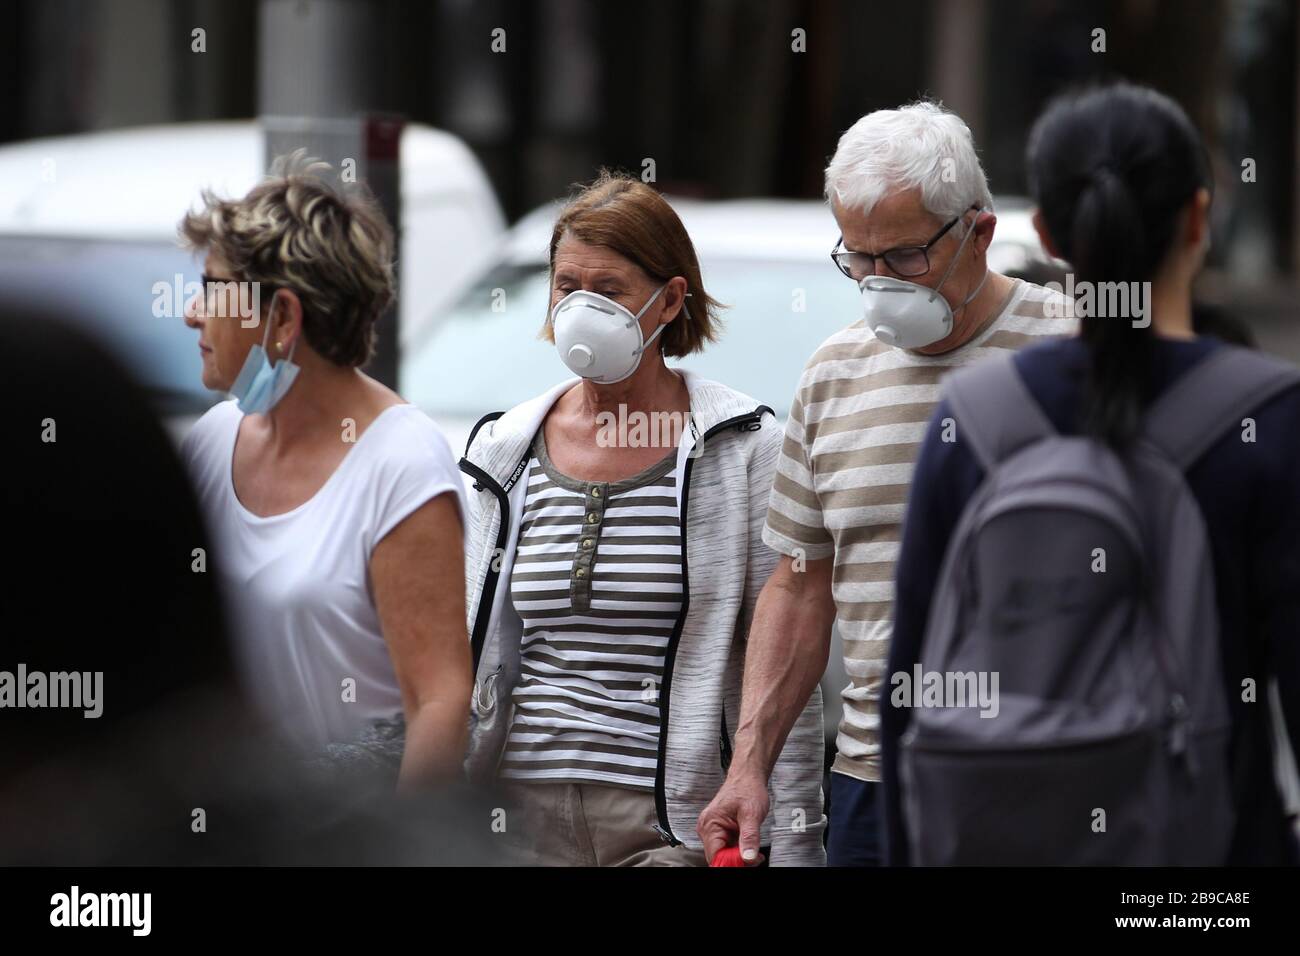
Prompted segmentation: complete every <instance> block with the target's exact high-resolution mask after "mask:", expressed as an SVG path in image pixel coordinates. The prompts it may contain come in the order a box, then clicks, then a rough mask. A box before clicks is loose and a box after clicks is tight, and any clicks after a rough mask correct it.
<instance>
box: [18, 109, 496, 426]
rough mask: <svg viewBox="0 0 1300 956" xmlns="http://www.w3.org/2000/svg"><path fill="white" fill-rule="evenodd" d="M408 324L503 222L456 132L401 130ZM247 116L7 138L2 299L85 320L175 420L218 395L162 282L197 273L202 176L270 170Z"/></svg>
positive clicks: (443, 299)
mask: <svg viewBox="0 0 1300 956" xmlns="http://www.w3.org/2000/svg"><path fill="white" fill-rule="evenodd" d="M401 163H402V227H403V228H402V236H401V241H400V248H399V251H398V268H399V279H400V283H401V288H400V291H399V301H398V308H399V328H400V329H401V336H402V340H403V341H413V340H414V338H415V337H416V336H417V335H419V333H420V332H421V330H422V328H423V327H424V326H425V324H426V323H428V322H429V321H430V320H432V319H434V318H435V317H437V316H439V315H441V314H444V313H445V311H446V309H447V307H448V306H449V305H450V304H451V303H452V302H454V301H455V300H457V299H458V298H459V297H460V295H461V293H462V291H463V287H464V286H465V285H466V284H467V283H468V282H469V281H470V280H471V279H472V278H474V277H475V276H476V275H478V274H479V273H480V272H481V271H482V270H483V268H484V266H485V265H486V263H487V261H488V260H489V259H490V258H491V256H492V255H493V253H494V250H495V248H496V246H497V244H498V243H499V241H500V238H501V235H502V233H503V232H504V229H505V219H504V217H503V216H502V213H501V208H500V205H499V204H498V202H497V199H496V195H495V194H494V193H493V191H492V187H491V184H490V183H489V182H488V180H487V177H486V175H485V174H484V172H483V169H482V167H481V166H480V165H479V163H478V160H477V159H476V158H475V157H474V155H473V153H471V152H470V150H469V148H468V147H467V146H466V145H465V144H464V143H463V142H461V140H459V139H458V138H457V137H455V136H453V135H451V134H450V133H445V132H442V131H440V130H435V129H431V128H429V127H427V126H420V125H409V126H407V127H406V128H405V130H404V131H403V133H402V144H401ZM263 164H264V134H263V132H262V130H261V129H260V128H259V126H258V124H257V123H255V122H253V121H251V120H249V121H237V122H219V123H189V124H176V125H167V126H150V127H140V128H135V129H124V130H113V131H107V132H98V133H86V134H81V135H76V136H64V137H55V138H49V139H39V140H30V141H27V142H23V143H16V144H11V145H6V146H0V306H3V307H12V306H13V305H17V304H21V303H23V302H32V303H34V304H37V305H39V306H42V307H44V309H45V310H47V311H52V312H54V313H55V314H58V315H61V316H64V317H66V318H68V319H71V320H75V321H77V322H78V324H81V325H84V326H88V327H89V328H90V330H91V331H92V332H94V333H96V335H97V337H99V338H101V339H102V340H103V341H104V342H105V344H107V345H108V346H109V347H110V348H111V349H112V350H113V351H115V352H116V353H117V354H118V355H120V356H121V357H122V359H123V360H124V361H125V363H126V364H127V365H128V366H129V367H130V368H131V369H132V371H134V372H135V373H136V375H137V377H138V378H139V379H140V380H141V381H142V383H143V384H144V385H145V387H146V388H147V389H148V390H149V391H150V392H151V394H152V395H153V396H154V398H155V399H156V400H157V401H158V403H159V407H160V410H161V411H162V412H163V413H164V414H165V415H166V416H167V417H168V418H169V419H170V420H172V422H173V424H174V423H175V421H176V420H177V419H180V420H184V419H185V418H189V417H192V416H194V415H196V414H198V413H201V412H202V411H203V410H204V409H205V408H207V407H208V406H209V405H210V404H211V403H212V402H213V401H216V400H217V399H218V398H219V397H220V396H218V395H216V394H214V393H211V392H208V391H207V390H206V389H204V388H203V386H202V384H201V383H200V381H199V369H200V365H201V363H200V360H199V354H198V350H197V348H196V347H195V336H194V332H193V331H192V330H190V329H187V328H185V327H184V324H183V322H182V321H181V320H180V319H179V318H173V317H171V316H173V315H175V316H179V315H180V314H181V312H180V309H181V308H183V303H182V304H181V306H180V307H177V308H176V309H169V310H167V311H168V317H165V318H159V317H157V316H156V314H155V308H154V306H155V301H156V299H157V297H158V295H157V293H156V292H155V285H156V284H157V283H159V282H162V283H166V284H168V285H172V284H173V283H174V282H175V281H176V279H175V277H176V276H178V275H179V276H180V277H181V280H180V283H179V284H180V286H181V287H182V288H183V287H184V285H185V284H186V283H190V282H197V281H198V274H199V271H200V263H196V262H195V261H194V259H193V257H192V256H190V255H189V254H188V253H186V252H184V251H182V250H181V249H180V248H179V247H178V246H177V242H176V235H177V234H176V226H177V222H178V221H179V220H180V218H181V216H182V215H184V213H185V211H186V210H187V209H189V208H191V207H193V206H194V205H195V204H196V203H197V202H198V201H199V194H200V191H201V190H202V189H204V188H205V187H206V188H211V189H213V190H214V191H216V192H217V193H218V194H219V195H222V196H230V197H235V196H241V195H243V194H244V193H246V192H247V191H248V190H249V189H251V188H252V187H253V186H254V185H256V183H257V182H258V181H259V180H260V179H261V178H262V175H263Z"/></svg>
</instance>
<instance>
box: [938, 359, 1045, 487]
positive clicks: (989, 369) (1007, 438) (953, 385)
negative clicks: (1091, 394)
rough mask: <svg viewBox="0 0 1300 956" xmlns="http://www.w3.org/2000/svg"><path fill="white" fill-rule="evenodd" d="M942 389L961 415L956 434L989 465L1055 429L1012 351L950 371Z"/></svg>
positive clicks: (991, 465)
mask: <svg viewBox="0 0 1300 956" xmlns="http://www.w3.org/2000/svg"><path fill="white" fill-rule="evenodd" d="M943 394H944V397H945V398H946V399H947V400H948V404H949V406H950V407H951V408H952V411H953V414H954V415H955V416H956V418H957V429H958V434H957V440H958V441H964V442H967V443H969V446H970V448H971V450H972V451H974V453H975V457H976V458H977V459H978V460H979V463H980V465H981V466H982V467H983V468H984V470H985V471H991V470H992V469H993V467H994V466H995V465H997V464H998V463H999V462H1001V461H1002V460H1003V459H1005V458H1007V457H1009V456H1010V455H1012V454H1013V453H1015V452H1017V451H1019V450H1020V449H1021V448H1023V447H1025V446H1026V445H1029V444H1031V443H1033V442H1035V441H1038V440H1039V439H1042V438H1048V437H1050V436H1052V435H1055V434H1056V429H1055V428H1054V427H1053V426H1052V423H1051V421H1050V420H1049V419H1048V418H1047V416H1046V415H1045V414H1044V413H1043V410H1042V408H1041V407H1040V406H1039V404H1038V401H1037V400H1036V399H1035V398H1034V396H1033V395H1032V394H1031V393H1030V391H1029V388H1028V387H1027V386H1026V385H1025V381H1024V379H1023V378H1021V377H1020V372H1019V371H1018V370H1017V369H1016V366H1015V361H1014V354H1013V353H1011V352H1006V353H1004V354H1001V355H995V356H990V357H989V358H986V359H981V360H980V361H978V362H975V363H974V364H972V365H968V366H966V367H965V368H961V369H958V370H957V371H955V372H952V373H950V374H949V375H948V377H947V378H946V379H945V380H944V383H943Z"/></svg>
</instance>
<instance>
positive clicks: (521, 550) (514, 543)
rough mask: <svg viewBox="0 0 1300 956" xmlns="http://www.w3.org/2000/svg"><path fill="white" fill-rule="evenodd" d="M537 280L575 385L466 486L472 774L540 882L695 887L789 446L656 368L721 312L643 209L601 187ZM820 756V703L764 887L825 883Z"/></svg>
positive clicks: (741, 403) (516, 427) (799, 730)
mask: <svg viewBox="0 0 1300 956" xmlns="http://www.w3.org/2000/svg"><path fill="white" fill-rule="evenodd" d="M550 267H551V268H550V276H551V302H550V309H549V314H548V317H547V320H546V324H545V326H544V330H543V335H544V337H545V338H547V339H548V340H549V341H552V342H554V345H555V349H556V351H557V352H558V355H559V358H560V360H561V361H562V362H563V363H564V364H565V365H566V366H567V367H568V369H569V370H570V371H571V372H573V374H574V376H576V377H571V378H568V379H567V380H566V381H563V382H561V383H560V384H558V385H556V386H555V387H554V388H552V389H550V390H549V391H547V392H546V393H545V394H543V395H540V396H538V397H537V398H535V399H533V400H531V401H528V402H525V403H524V404H522V405H519V406H517V407H515V408H513V409H511V410H509V411H507V412H505V413H498V414H496V415H490V416H488V417H487V418H486V419H484V420H483V421H482V422H480V423H479V424H478V425H477V426H476V427H475V432H474V434H473V435H472V436H471V439H470V446H469V449H468V451H467V453H466V456H465V458H464V459H463V460H462V463H461V467H462V469H463V470H465V471H466V472H467V473H469V474H470V475H472V476H473V478H474V479H475V482H476V484H475V488H476V494H475V495H471V497H470V508H469V515H470V516H469V519H468V525H467V544H468V549H467V555H468V560H469V575H470V577H469V585H468V597H469V600H468V627H469V629H470V636H471V641H472V644H473V651H474V660H475V670H476V681H475V686H474V696H473V703H472V712H473V719H472V726H471V731H470V744H469V752H468V756H467V769H468V771H469V775H470V777H471V779H472V780H476V781H487V780H491V779H500V780H501V781H502V782H503V784H504V786H505V789H506V792H507V794H508V796H509V798H510V799H509V802H508V806H510V807H512V809H511V810H508V811H507V814H506V835H507V836H508V837H510V838H511V839H512V840H513V842H515V843H516V844H517V845H519V846H520V848H521V850H522V851H523V852H524V853H525V854H526V856H525V858H526V859H529V860H531V861H533V862H537V863H542V864H550V865H579V866H581V865H587V866H603V865H626V866H654V865H665V866H700V865H704V863H705V862H706V861H707V860H711V859H713V858H714V856H715V855H716V854H717V853H718V851H719V850H721V849H722V848H724V847H726V846H734V845H735V844H736V843H737V842H738V836H739V835H738V834H735V833H727V832H724V831H723V830H721V829H719V828H709V827H705V828H703V831H704V832H697V827H698V826H699V819H698V818H699V815H700V812H701V811H702V810H703V809H704V807H705V805H706V804H707V803H708V802H709V801H710V799H711V798H712V797H713V795H714V794H715V793H716V791H717V789H718V787H719V786H720V785H721V783H722V781H723V778H724V776H725V773H726V769H727V765H728V762H729V760H730V757H731V746H732V740H733V735H734V734H735V732H736V729H737V722H738V719H739V714H740V691H741V681H742V675H743V672H744V666H745V642H746V639H747V635H748V632H749V627H750V622H751V620H752V619H753V614H754V605H755V601H756V599H757V597H758V592H759V590H760V589H761V588H762V586H763V582H764V581H765V580H766V579H767V576H768V574H769V573H770V572H771V570H772V567H773V566H774V564H775V563H776V553H775V552H773V551H771V550H770V549H769V548H768V547H767V546H766V545H764V544H763V542H762V539H761V537H760V532H761V530H762V527H763V521H764V518H765V516H766V514H767V502H768V493H769V490H770V488H771V485H772V480H773V475H774V473H775V469H776V462H777V458H778V456H779V454H780V449H781V435H782V431H781V427H780V425H778V423H777V422H776V421H775V419H774V418H773V416H772V412H771V409H769V408H768V407H767V406H765V405H762V404H761V403H759V402H758V401H756V400H755V399H753V398H750V397H749V396H748V395H743V394H741V393H740V392H737V391H735V390H733V389H731V388H729V387H727V386H726V385H723V384H720V383H718V382H712V381H707V380H705V379H702V378H700V377H698V376H696V375H694V374H692V373H690V372H688V371H684V370H682V369H677V368H671V367H669V365H668V364H667V362H666V361H665V359H666V358H667V357H674V356H684V355H688V354H690V353H692V352H696V351H699V350H700V349H702V348H703V347H704V346H705V345H706V344H707V343H708V342H709V341H711V340H713V339H714V338H715V337H716V335H717V331H718V318H717V312H718V308H719V307H718V304H717V303H716V302H714V300H713V299H712V298H710V297H709V295H708V294H707V293H706V292H705V291H704V286H703V282H702V279H701V276H700V266H699V262H698V261H697V259H696V255H695V249H694V247H693V245H692V244H691V240H690V237H689V236H688V235H687V233H686V230H685V229H684V228H683V226H682V223H681V221H680V220H679V219H678V217H677V214H676V213H675V212H674V211H673V209H672V207H671V206H670V205H669V204H668V203H667V202H666V201H665V200H664V199H663V197H662V196H660V195H659V194H658V193H657V192H656V191H655V190H653V189H652V188H650V187H649V186H647V185H645V184H644V183H642V182H640V181H639V180H636V179H631V178H627V177H623V176H614V175H609V174H605V175H602V176H601V178H600V179H599V180H598V181H597V182H595V183H594V184H593V185H591V186H590V187H588V188H586V189H585V190H583V191H582V192H581V193H580V194H579V195H578V196H577V197H576V198H575V199H574V200H573V201H572V202H570V204H569V205H568V206H567V207H566V208H565V209H564V210H563V211H562V212H561V213H560V216H559V218H558V219H557V221H556V223H555V227H554V231H553V233H552V237H551V243H550ZM665 425H667V427H664V426H665ZM822 739H823V738H822V712H821V697H820V691H814V692H813V694H812V696H811V698H810V699H809V700H808V702H807V705H806V707H805V708H804V711H803V714H802V715H801V717H800V719H799V721H798V722H797V724H796V727H795V729H794V730H793V731H792V732H791V734H790V736H789V738H788V739H787V742H786V744H785V747H784V749H783V750H782V751H781V753H780V757H779V759H778V760H777V762H776V768H775V770H774V772H773V774H772V801H771V805H772V812H771V813H770V814H769V815H768V816H767V818H766V819H765V820H764V821H763V823H762V826H761V835H760V839H761V841H762V845H763V846H764V847H767V848H768V858H769V859H770V861H771V862H772V864H774V865H799V864H803V865H818V864H821V863H822V862H823V860H824V855H823V851H822V841H821V833H822V829H823V820H824V817H823V816H822V797H821V775H822V747H823V742H822ZM749 862H750V863H753V864H757V863H759V862H760V860H759V859H758V858H757V856H755V857H754V858H752V859H751V860H750V861H749Z"/></svg>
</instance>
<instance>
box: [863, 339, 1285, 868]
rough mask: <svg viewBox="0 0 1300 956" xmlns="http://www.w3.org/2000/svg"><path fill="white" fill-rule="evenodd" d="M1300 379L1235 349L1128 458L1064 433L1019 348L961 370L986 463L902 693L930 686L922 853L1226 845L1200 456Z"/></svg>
mask: <svg viewBox="0 0 1300 956" xmlns="http://www.w3.org/2000/svg"><path fill="white" fill-rule="evenodd" d="M1297 383H1300V371H1298V370H1297V369H1295V368H1294V367H1292V366H1289V365H1286V364H1284V363H1282V362H1279V361H1277V360H1274V359H1270V358H1266V357H1264V356H1262V355H1259V354H1257V353H1253V352H1250V351H1248V350H1245V349H1239V348H1235V347H1224V348H1220V349H1218V350H1216V351H1215V352H1213V353H1212V354H1210V355H1209V356H1207V357H1206V358H1205V359H1203V360H1202V361H1200V362H1198V363H1197V365H1196V366H1194V367H1193V368H1192V369H1191V370H1189V371H1188V372H1187V373H1185V374H1184V375H1183V376H1182V377H1180V379H1179V380H1177V381H1176V382H1175V383H1174V384H1173V386H1171V387H1170V388H1169V389H1167V390H1166V392H1165V393H1164V394H1163V395H1162V396H1161V397H1160V398H1159V399H1158V400H1157V401H1156V402H1155V404H1154V405H1153V406H1152V407H1151V408H1150V409H1149V410H1148V412H1147V415H1146V418H1145V421H1144V428H1143V436H1142V439H1141V441H1139V442H1138V443H1137V447H1136V448H1135V449H1134V450H1133V451H1132V452H1130V453H1128V454H1126V455H1125V456H1123V457H1122V458H1121V457H1120V456H1118V455H1117V454H1115V453H1114V452H1113V451H1111V450H1110V449H1109V448H1108V447H1106V446H1105V445H1104V444H1103V443H1101V442H1097V441H1094V440H1092V439H1090V438H1087V437H1082V436H1062V435H1059V434H1057V432H1056V431H1055V429H1054V428H1053V427H1052V425H1051V423H1050V422H1049V421H1048V419H1047V417H1046V416H1045V415H1044V414H1043V412H1042V410H1041V408H1040V407H1039V405H1038V403H1037V402H1036V401H1035V400H1034V398H1033V397H1032V396H1031V394H1030V393H1029V390H1028V389H1027V388H1026V386H1025V384H1024V382H1023V380H1022V379H1021V377H1020V375H1019V373H1018V372H1017V371H1016V369H1015V366H1014V365H1013V363H1012V357H1011V355H1010V353H1008V354H1007V355H1006V356H1004V357H999V358H996V359H990V360H987V361H984V362H980V363H977V364H975V365H972V366H970V367H967V368H964V369H962V370H960V371H959V372H955V373H953V374H952V375H951V376H950V377H949V378H948V379H947V381H946V382H945V394H946V396H947V398H948V400H949V403H950V406H951V408H952V410H953V414H954V417H955V419H956V438H957V440H958V441H961V442H965V443H966V444H967V446H968V447H969V448H970V449H971V450H972V451H973V452H974V454H975V456H976V458H977V460H978V461H979V463H980V464H981V465H982V466H983V468H984V471H985V479H984V481H983V482H982V484H981V485H980V487H979V489H978V490H977V491H976V492H975V494H974V495H973V496H972V498H971V499H970V501H969V502H968V503H967V505H966V508H965V510H964V511H963V513H962V515H961V518H960V520H959V522H958V524H957V527H956V530H955V532H954V534H953V536H952V538H951V540H950V543H949V546H948V551H947V554H946V555H945V557H944V562H943V568H942V571H941V572H940V576H939V579H938V583H937V587H936V589H935V592H934V600H933V604H932V606H931V610H930V616H929V620H928V623H927V627H926V631H925V637H924V642H923V644H922V651H921V658H920V663H919V665H918V666H917V667H915V668H914V673H913V674H911V675H906V677H905V678H904V677H903V676H902V675H892V679H891V683H894V684H895V686H894V688H893V691H891V689H890V688H886V691H885V692H886V694H890V693H891V692H897V690H898V687H900V686H903V685H904V684H910V685H911V687H912V696H911V698H910V699H908V702H909V703H910V704H911V705H912V706H913V708H914V709H913V710H912V712H911V724H910V726H909V728H908V731H907V733H906V734H904V736H903V739H902V741H901V754H900V773H901V783H902V788H903V801H904V808H905V813H906V818H907V837H908V843H909V847H910V850H911V859H912V862H913V863H916V864H920V865H952V864H959V865H960V864H1020V865H1034V864H1069V865H1088V864H1115V865H1133V864H1136V865H1161V864H1173V865H1216V864H1221V863H1222V862H1223V861H1224V858H1225V856H1226V853H1227V848H1228V843H1229V840H1230V838H1231V834H1232V827H1233V820H1234V817H1233V809H1232V801H1231V796H1230V786H1229V767H1228V756H1227V741H1228V730H1229V715H1228V707H1227V700H1226V697H1225V687H1224V679H1223V674H1222V668H1221V665H1220V646H1219V632H1218V615H1217V610H1216V603H1215V578H1214V569H1213V566H1212V563H1211V554H1210V544H1209V540H1208V536H1207V533H1206V528H1205V521H1204V519H1203V517H1202V515H1201V512H1200V509H1199V508H1198V506H1197V503H1196V500H1195V498H1194V497H1193V495H1192V493H1191V491H1190V489H1189V488H1188V486H1187V483H1186V481H1185V479H1184V471H1185V470H1186V469H1187V468H1189V467H1190V466H1191V465H1192V464H1194V463H1195V462H1196V460H1197V459H1198V458H1199V457H1200V456H1201V455H1202V454H1203V453H1204V452H1205V451H1206V450H1207V449H1209V448H1210V446H1211V445H1212V444H1213V443H1214V442H1215V441H1216V440H1218V439H1220V438H1222V437H1223V436H1224V434H1225V433H1226V432H1227V431H1228V429H1230V428H1234V427H1241V426H1242V419H1243V417H1244V416H1246V415H1248V414H1249V413H1250V412H1251V411H1252V410H1253V409H1255V408H1257V407H1258V406H1259V405H1260V404H1261V403H1262V402H1264V401H1265V400H1266V399H1268V398H1269V397H1271V396H1272V395H1275V394H1277V393H1278V392H1280V391H1281V390H1283V389H1285V388H1287V387H1290V386H1293V385H1296V384H1297ZM981 681H982V682H983V683H981ZM917 684H920V685H922V686H921V687H920V688H917V687H916V685H917ZM980 691H991V693H990V692H986V693H983V694H981V693H980ZM903 696H904V697H905V698H907V695H903Z"/></svg>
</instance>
